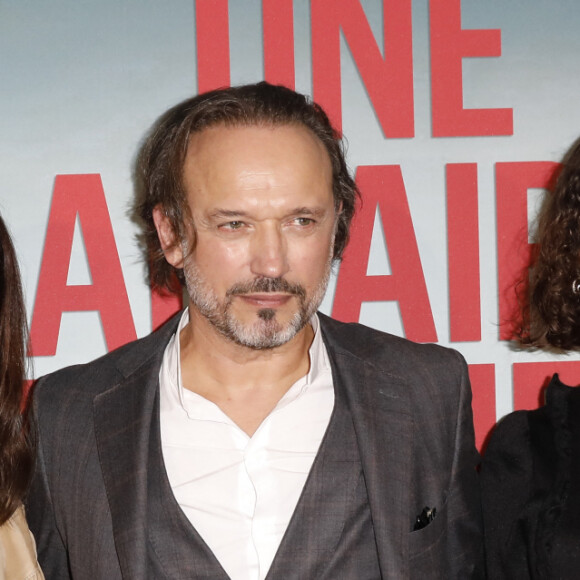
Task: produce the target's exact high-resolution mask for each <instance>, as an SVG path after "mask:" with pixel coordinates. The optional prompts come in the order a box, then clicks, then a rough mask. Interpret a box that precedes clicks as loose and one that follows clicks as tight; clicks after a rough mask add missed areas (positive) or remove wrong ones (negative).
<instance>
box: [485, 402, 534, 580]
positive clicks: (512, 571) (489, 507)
mask: <svg viewBox="0 0 580 580" xmlns="http://www.w3.org/2000/svg"><path fill="white" fill-rule="evenodd" d="M533 468H534V465H533V458H532V451H531V447H530V429H529V422H528V414H527V412H525V411H517V412H515V413H512V414H510V415H508V416H507V417H505V418H504V419H503V420H502V421H500V422H499V423H498V425H497V427H496V428H495V431H494V432H493V434H492V436H491V439H490V441H489V445H488V447H487V450H486V452H485V456H484V458H483V463H482V469H481V485H482V499H483V518H484V529H485V550H486V562H487V573H488V577H489V578H493V579H494V580H496V579H497V580H502V579H504V578H505V579H508V578H509V579H510V580H512V579H513V580H517V579H519V578H522V579H524V578H525V579H528V578H530V577H531V576H530V573H531V572H530V566H531V558H530V556H531V554H530V550H531V548H530V538H531V536H533V533H534V532H533V529H532V528H533V527H534V526H535V525H536V524H535V522H536V521H537V515H538V513H537V510H536V509H535V506H534V501H533V499H532V497H533V495H534V494H533V492H532V487H533V485H532V482H533ZM530 500H532V501H530Z"/></svg>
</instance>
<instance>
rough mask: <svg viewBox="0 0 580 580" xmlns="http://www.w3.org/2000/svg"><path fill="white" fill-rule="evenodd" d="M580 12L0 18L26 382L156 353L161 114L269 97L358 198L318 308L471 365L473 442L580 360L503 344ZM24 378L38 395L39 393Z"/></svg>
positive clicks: (447, 2)
mask: <svg viewBox="0 0 580 580" xmlns="http://www.w3.org/2000/svg"><path fill="white" fill-rule="evenodd" d="M579 26H580V2H578V1H577V0H517V1H516V0H512V1H510V2H506V1H505V0H485V1H481V0H477V1H476V0H463V1H461V0H421V1H417V0H415V1H411V0H310V1H308V0H229V1H228V0H197V1H195V2H193V1H192V0H172V1H171V2H160V1H154V0H99V1H98V2H91V1H89V0H86V1H82V0H80V1H79V0H54V1H52V2H42V1H40V0H36V1H33V0H2V1H1V2H0V73H1V78H2V89H1V90H0V106H1V109H2V115H1V117H0V123H1V130H0V147H1V154H2V164H1V167H0V210H1V212H2V215H3V217H4V219H5V221H6V222H7V224H8V226H9V228H10V229H11V231H12V233H13V236H14V241H15V245H16V248H17V252H18V255H19V258H20V261H21V267H22V273H23V278H24V283H25V290H26V298H27V307H28V315H29V319H30V322H31V353H32V355H33V367H32V368H33V371H32V372H33V373H34V376H36V377H38V376H41V375H43V374H45V373H48V372H51V371H54V370H56V369H58V368H61V367H63V366H66V365H70V364H77V363H83V362H86V361H89V360H91V359H93V358H95V357H97V356H100V355H103V354H105V353H106V352H108V351H110V350H112V349H114V348H116V347H118V346H120V345H122V344H124V343H126V342H128V341H131V340H134V339H136V338H137V337H141V336H144V335H146V334H148V333H149V332H150V331H151V330H152V328H155V327H157V326H159V324H161V323H162V322H163V321H164V320H165V319H167V317H168V316H169V315H170V314H171V313H172V312H174V311H175V310H176V309H178V308H179V307H180V301H179V300H177V299H176V298H172V297H168V296H158V295H155V294H153V295H152V293H151V292H150V289H149V285H148V280H147V270H146V267H145V265H144V261H143V256H142V253H141V250H140V247H139V244H138V241H137V235H138V233H139V230H138V227H137V225H136V224H135V223H134V222H133V221H132V219H131V204H132V201H133V178H132V173H133V171H134V163H135V157H136V154H137V151H138V148H139V145H140V143H142V140H143V138H144V135H145V133H146V132H147V130H148V129H149V128H150V127H151V125H152V124H153V123H154V121H155V120H156V119H157V117H159V115H161V113H163V112H164V111H165V110H166V109H168V108H169V107H170V106H172V105H174V104H176V103H178V102H179V101H181V100H183V99H185V98H188V97H191V96H193V95H194V94H196V93H198V92H202V91H205V90H208V89H212V88H216V87H220V86H227V85H236V84H242V83H247V82H256V81H259V80H262V79H266V80H268V81H270V82H273V83H280V84H284V85H286V86H289V87H291V88H295V89H296V90H298V91H300V92H304V93H308V94H309V95H312V97H313V98H314V100H315V101H317V102H318V103H320V104H321V105H322V106H323V107H324V108H325V109H326V111H327V112H328V114H329V115H330V117H331V119H332V121H333V123H334V124H335V126H336V127H337V128H338V129H340V130H341V131H342V132H343V134H344V136H345V139H346V142H347V145H348V163H349V166H350V167H351V169H352V171H353V173H354V174H355V176H356V181H357V183H358V185H359V187H360V189H361V191H362V195H363V204H362V207H361V209H360V211H359V213H358V215H357V217H356V219H355V221H354V223H353V228H352V238H351V243H350V245H349V247H348V249H347V252H346V254H345V257H344V261H343V262H342V264H341V265H340V267H339V268H336V270H335V272H334V275H333V277H332V280H331V284H330V287H329V290H328V292H327V295H326V297H325V300H324V302H323V305H322V311H323V312H325V313H327V314H331V315H332V316H334V317H335V318H338V319H340V320H345V321H360V322H361V323H363V324H367V325H369V326H372V327H375V328H378V329H380V330H384V331H387V332H391V333H394V334H398V335H401V336H406V337H407V338H410V339H412V340H415V341H420V342H438V343H440V344H443V345H445V346H449V347H452V348H455V349H457V350H459V351H460V352H461V353H462V354H463V355H464V356H465V358H466V359H467V362H468V364H469V370H470V377H471V381H472V385H473V394H474V403H473V406H474V414H475V422H476V435H477V441H478V444H479V445H481V444H482V442H483V441H484V439H485V436H486V434H487V433H488V432H489V429H490V428H491V427H492V426H493V424H494V423H495V421H496V419H498V418H499V417H501V416H503V415H504V414H506V413H507V412H509V411H511V410H512V409H520V408H534V407H537V406H538V405H539V404H540V403H541V397H542V388H543V387H544V386H545V385H546V382H547V379H548V377H549V376H550V375H551V374H552V373H553V372H555V371H558V372H560V373H561V377H562V379H563V380H564V381H566V382H569V383H570V384H578V383H579V382H580V356H578V355H559V356H558V355H554V354H549V353H530V352H523V351H518V350H517V349H514V347H513V343H512V342H511V341H510V340H509V339H510V337H511V329H512V323H511V322H510V321H511V320H512V317H513V314H514V311H515V309H516V308H517V304H516V302H515V293H514V284H515V282H516V281H517V279H518V277H519V276H521V274H522V271H523V269H524V268H525V267H526V264H527V261H528V259H529V255H530V252H531V251H532V244H531V240H532V234H533V232H532V231H531V230H532V225H531V224H533V220H534V216H535V215H536V212H537V208H538V205H539V202H540V200H541V197H542V195H544V188H546V187H547V186H548V184H549V183H550V181H551V180H552V179H553V177H554V175H555V174H556V173H557V170H558V167H559V165H558V162H559V161H560V160H561V158H562V156H563V154H564V153H565V151H566V150H567V149H568V147H569V146H570V145H571V144H572V142H573V141H574V140H575V139H576V138H577V137H578V135H579V134H580V107H579V106H578V104H579V102H580V75H579V74H578V66H579V64H578V63H579V62H580V35H579V34H578V28H579ZM31 378H32V376H31Z"/></svg>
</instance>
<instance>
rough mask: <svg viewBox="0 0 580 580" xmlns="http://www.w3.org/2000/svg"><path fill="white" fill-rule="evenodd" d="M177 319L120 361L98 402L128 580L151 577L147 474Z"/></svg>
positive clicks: (104, 464)
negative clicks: (162, 374)
mask: <svg viewBox="0 0 580 580" xmlns="http://www.w3.org/2000/svg"><path fill="white" fill-rule="evenodd" d="M177 322H178V317H177V318H174V319H173V320H172V321H170V322H169V323H168V324H167V325H165V326H164V327H163V328H162V329H161V330H160V331H159V332H157V333H154V334H152V335H150V336H149V337H147V338H146V339H144V340H143V341H142V343H141V344H140V348H138V349H132V350H131V351H129V354H128V355H127V357H125V358H121V359H120V360H119V363H118V370H119V372H120V379H119V381H118V382H117V383H116V384H115V385H114V386H112V387H111V388H110V389H108V390H107V391H105V392H103V393H101V394H99V395H97V396H96V397H95V399H94V401H93V411H94V421H95V435H96V440H97V449H98V454H99V461H100V463H101V470H102V474H103V481H104V484H105V489H106V492H107V499H108V502H109V508H110V510H111V518H112V522H113V536H114V538H115V547H116V549H117V554H118V557H119V564H120V567H121V571H122V575H123V578H127V579H129V578H134V579H135V580H141V579H142V578H146V577H147V565H148V564H147V563H148V557H147V470H148V468H151V466H149V465H148V462H149V438H150V434H151V429H152V421H153V420H155V418H154V415H153V408H154V403H155V400H156V398H157V397H158V391H159V389H158V386H159V369H160V366H161V362H162V359H163V353H164V350H165V346H166V344H167V342H168V341H169V338H170V337H171V335H172V334H173V332H174V331H175V328H176V325H177Z"/></svg>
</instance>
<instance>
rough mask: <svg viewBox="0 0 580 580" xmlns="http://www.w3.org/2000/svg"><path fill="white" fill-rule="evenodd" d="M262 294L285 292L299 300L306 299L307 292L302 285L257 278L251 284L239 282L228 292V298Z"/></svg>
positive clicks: (275, 279) (278, 279)
mask: <svg viewBox="0 0 580 580" xmlns="http://www.w3.org/2000/svg"><path fill="white" fill-rule="evenodd" d="M262 292H284V293H286V294H294V295H295V296H298V297H299V298H302V299H304V298H305V297H306V290H304V288H303V287H302V286H301V285H300V284H293V283H292V282H288V280H285V279H284V278H265V277H261V278H256V279H255V280H253V281H251V282H239V283H238V284H234V285H233V286H232V287H231V288H230V289H229V290H228V291H227V293H226V294H227V296H238V295H240V294H255V293H262Z"/></svg>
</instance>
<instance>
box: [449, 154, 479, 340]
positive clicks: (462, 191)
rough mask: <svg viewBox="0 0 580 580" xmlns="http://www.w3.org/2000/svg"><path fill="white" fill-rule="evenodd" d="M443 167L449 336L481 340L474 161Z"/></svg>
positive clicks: (456, 338)
mask: <svg viewBox="0 0 580 580" xmlns="http://www.w3.org/2000/svg"><path fill="white" fill-rule="evenodd" d="M446 170H447V246H448V256H449V339H450V340H451V342H466V341H477V340H481V306H480V290H479V220H478V215H477V165H476V164H475V163H451V164H449V165H447V166H446Z"/></svg>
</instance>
